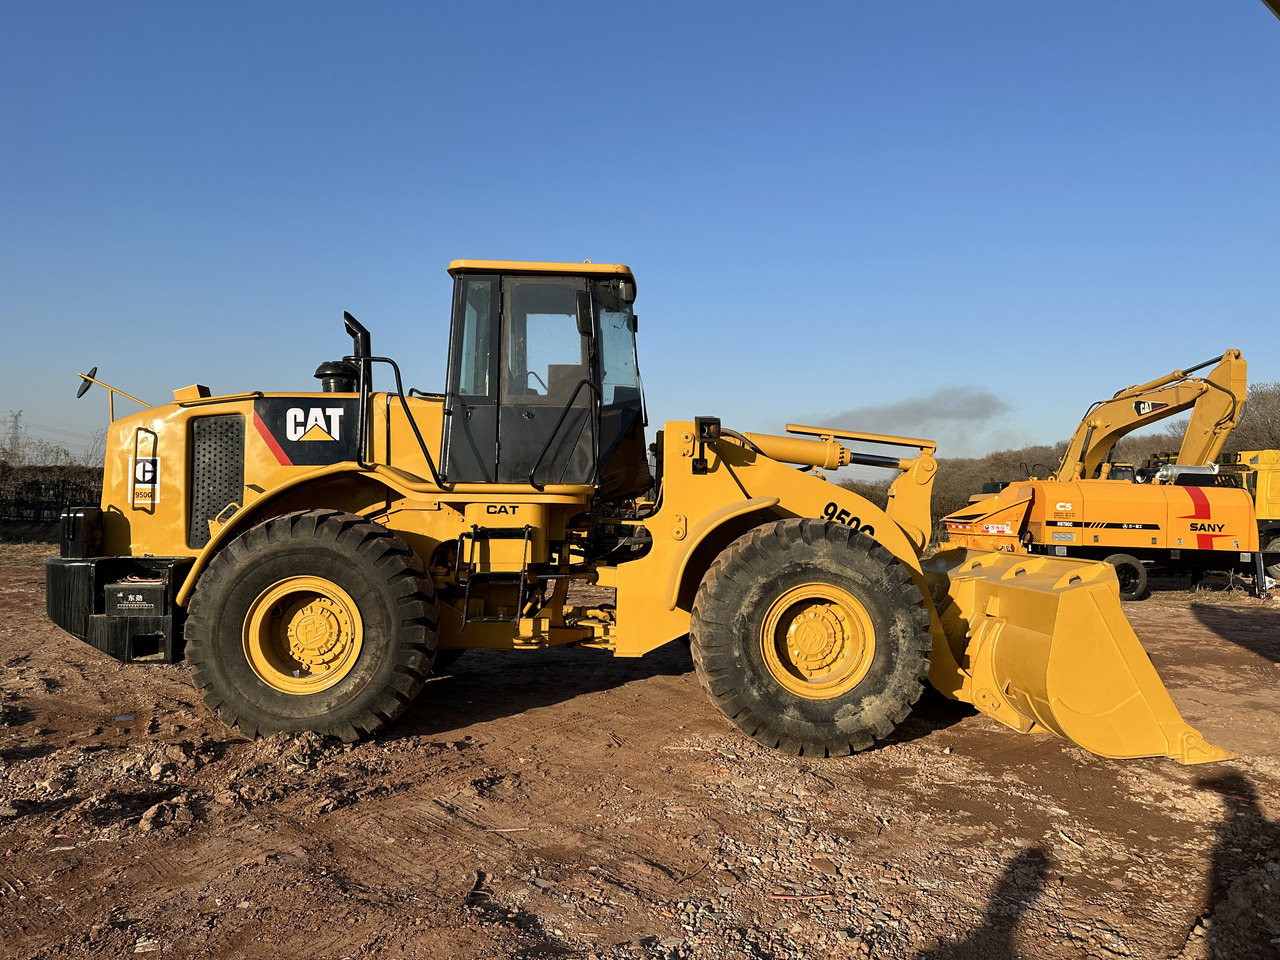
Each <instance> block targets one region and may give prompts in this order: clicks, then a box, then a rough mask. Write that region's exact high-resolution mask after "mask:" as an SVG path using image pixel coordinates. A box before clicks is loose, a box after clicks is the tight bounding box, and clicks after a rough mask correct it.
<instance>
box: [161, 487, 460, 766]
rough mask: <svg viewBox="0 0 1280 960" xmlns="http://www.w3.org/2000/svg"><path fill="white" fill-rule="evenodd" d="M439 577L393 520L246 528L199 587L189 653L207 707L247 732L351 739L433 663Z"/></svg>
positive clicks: (301, 517) (370, 727)
mask: <svg viewBox="0 0 1280 960" xmlns="http://www.w3.org/2000/svg"><path fill="white" fill-rule="evenodd" d="M437 625H438V615H437V609H436V599H435V593H434V590H433V589H432V584H431V580H430V578H429V577H428V576H427V575H426V573H425V572H424V570H423V568H422V564H421V563H420V562H419V561H418V558H417V557H416V556H415V555H414V553H413V551H412V550H411V549H410V548H409V546H408V545H407V544H406V543H405V542H404V541H403V540H401V539H400V538H399V537H397V536H396V535H395V534H393V533H392V532H391V531H390V530H387V529H386V528H385V527H381V526H379V525H378V524H376V523H371V522H369V521H368V520H365V519H364V518H362V517H358V516H355V515H353V514H349V513H341V512H339V511H336V510H311V511H306V512H301V513H292V514H288V515H286V516H282V517H276V518H275V519H272V520H268V521H267V522H266V523H263V524H259V525H258V526H256V527H253V528H252V529H250V530H248V531H246V532H245V533H243V534H241V535H240V536H239V537H237V538H236V539H235V540H233V541H232V542H231V543H230V544H228V545H227V547H226V548H225V549H223V550H222V551H221V552H220V553H219V554H218V555H217V556H216V557H215V558H214V559H213V562H212V563H210V564H209V568H208V569H207V570H206V571H205V572H204V574H203V575H202V576H201V578H200V581H199V582H198V583H197V585H196V591H195V595H194V596H193V597H192V600H191V607H190V611H189V615H188V617H187V623H186V638H187V660H188V661H189V662H190V664H191V670H192V675H193V677H194V680H195V685H196V689H197V690H199V692H200V695H201V696H202V697H203V698H204V702H205V704H206V705H207V706H208V707H209V708H210V709H211V710H214V711H216V712H217V714H218V716H219V717H220V718H221V719H222V722H223V723H225V724H227V726H233V727H239V728H240V731H241V732H242V733H243V734H245V735H246V736H249V737H254V736H258V735H266V734H271V733H278V732H281V731H303V730H314V731H316V732H317V733H321V734H326V735H329V736H335V737H340V738H341V739H343V740H345V741H347V742H350V741H353V740H356V739H358V738H359V737H361V736H367V735H369V734H373V733H376V732H377V731H379V730H381V729H382V728H383V727H385V726H386V725H387V724H389V723H391V722H392V721H393V720H395V718H396V717H398V716H399V715H400V714H401V713H403V712H404V710H405V708H406V707H407V706H408V705H409V703H410V701H412V700H413V698H414V696H415V695H416V694H417V693H418V691H419V690H421V689H422V684H423V682H424V680H425V679H426V676H427V673H428V672H429V671H430V669H431V662H432V656H433V655H434V653H435V646H436V630H437Z"/></svg>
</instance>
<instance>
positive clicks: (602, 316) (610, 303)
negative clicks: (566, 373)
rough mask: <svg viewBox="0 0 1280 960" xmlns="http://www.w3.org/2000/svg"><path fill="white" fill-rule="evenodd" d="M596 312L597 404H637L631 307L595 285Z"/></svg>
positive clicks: (605, 287) (610, 289)
mask: <svg viewBox="0 0 1280 960" xmlns="http://www.w3.org/2000/svg"><path fill="white" fill-rule="evenodd" d="M595 286H596V291H595V293H596V311H597V316H598V318H599V323H600V343H599V351H600V394H601V396H600V402H601V403H602V404H604V405H605V406H609V405H611V404H619V403H638V402H639V401H640V371H639V370H638V369H637V366H636V332H635V330H636V323H635V314H633V313H632V311H631V304H629V303H624V302H623V301H622V299H621V298H620V297H619V296H618V293H617V289H616V288H615V287H613V286H612V285H606V284H603V283H597V284H595Z"/></svg>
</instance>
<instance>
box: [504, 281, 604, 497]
mask: <svg viewBox="0 0 1280 960" xmlns="http://www.w3.org/2000/svg"><path fill="white" fill-rule="evenodd" d="M586 288H587V287H586V280H585V279H584V278H582V277H556V276H532V277H529V276H526V277H503V278H502V372H501V402H500V404H499V411H498V445H499V446H498V482H499V483H529V482H530V480H531V479H532V480H534V481H536V482H537V483H539V484H544V483H590V482H592V481H593V479H594V476H595V469H596V449H595V446H596V424H595V419H596V418H595V416H594V412H595V410H596V401H597V398H598V389H599V388H598V385H597V384H596V383H595V381H594V378H593V376H592V363H591V347H592V343H591V337H590V336H584V335H583V334H582V333H581V332H579V329H578V316H577V295H578V291H580V290H586Z"/></svg>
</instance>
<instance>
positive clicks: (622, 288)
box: [618, 280, 636, 303]
mask: <svg viewBox="0 0 1280 960" xmlns="http://www.w3.org/2000/svg"><path fill="white" fill-rule="evenodd" d="M618 293H619V295H620V296H621V297H622V302H623V303H635V302H636V285H635V284H634V283H632V282H631V281H630V280H623V281H622V283H620V284H618Z"/></svg>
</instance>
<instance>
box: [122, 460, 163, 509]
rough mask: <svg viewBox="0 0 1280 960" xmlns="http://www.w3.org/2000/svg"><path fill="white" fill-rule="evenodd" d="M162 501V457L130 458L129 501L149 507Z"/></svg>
mask: <svg viewBox="0 0 1280 960" xmlns="http://www.w3.org/2000/svg"><path fill="white" fill-rule="evenodd" d="M159 502H160V458H159V457H130V458H129V503H131V504H132V505H133V506H135V507H149V506H151V505H152V504H155V503H159Z"/></svg>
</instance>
